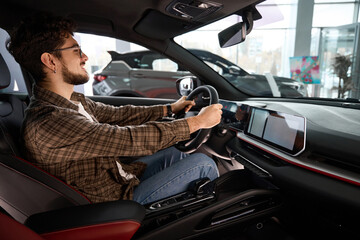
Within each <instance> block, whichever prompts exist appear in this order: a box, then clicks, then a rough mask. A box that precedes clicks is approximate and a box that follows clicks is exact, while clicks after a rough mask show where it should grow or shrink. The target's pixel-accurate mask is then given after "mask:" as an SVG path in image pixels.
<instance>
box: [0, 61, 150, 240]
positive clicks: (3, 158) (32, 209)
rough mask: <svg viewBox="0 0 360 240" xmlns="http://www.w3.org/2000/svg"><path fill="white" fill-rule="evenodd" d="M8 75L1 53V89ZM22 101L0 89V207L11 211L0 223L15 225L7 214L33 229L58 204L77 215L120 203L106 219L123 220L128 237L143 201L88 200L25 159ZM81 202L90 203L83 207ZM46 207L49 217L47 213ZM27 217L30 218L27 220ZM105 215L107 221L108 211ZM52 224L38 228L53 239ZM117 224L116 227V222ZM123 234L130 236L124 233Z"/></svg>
mask: <svg viewBox="0 0 360 240" xmlns="http://www.w3.org/2000/svg"><path fill="white" fill-rule="evenodd" d="M10 81H11V75H10V71H9V69H8V67H7V65H6V63H5V61H4V58H3V57H2V56H1V54H0V89H4V88H6V87H8V86H9V84H10ZM25 107H26V104H25V102H24V101H22V100H20V98H18V97H17V96H16V95H14V94H11V93H0V207H1V208H2V209H3V210H4V211H5V212H6V213H7V214H8V215H9V216H11V217H9V216H3V215H0V221H1V226H3V222H4V221H5V222H7V223H6V224H9V226H14V227H15V229H17V228H18V224H13V221H12V220H11V218H13V219H14V220H16V221H18V222H19V223H25V221H27V222H29V224H30V225H31V226H32V228H33V229H36V226H37V222H39V223H38V224H39V225H44V224H43V223H42V220H41V219H42V218H41V216H44V218H45V219H46V218H47V219H48V220H49V222H51V221H56V219H55V218H57V217H56V216H57V215H54V212H53V211H55V214H63V213H62V209H65V210H66V209H67V208H70V209H71V210H70V211H71V214H70V213H69V216H71V218H72V219H76V218H78V219H81V215H83V216H84V214H85V213H83V212H82V211H85V212H86V213H91V212H94V213H96V212H97V211H99V210H97V207H98V205H99V206H100V207H99V209H101V210H102V211H111V212H114V211H113V210H115V212H116V209H122V211H121V213H120V215H121V216H111V219H112V220H111V221H112V222H118V221H122V224H123V223H124V221H125V222H126V223H127V225H126V226H124V225H122V226H123V227H124V228H126V229H125V230H124V232H127V233H126V234H128V231H127V230H128V229H131V230H130V234H128V235H126V234H125V235H126V236H130V237H131V236H132V234H134V233H135V232H136V230H137V229H138V228H139V226H140V223H141V221H142V219H143V218H144V216H145V209H144V207H143V206H142V205H140V204H138V203H136V202H133V201H121V200H119V201H116V202H115V203H114V202H109V203H103V204H91V202H90V201H89V200H88V199H87V198H86V197H84V196H83V195H81V194H80V193H79V192H78V191H76V190H74V189H73V188H71V187H70V186H68V185H67V184H65V183H64V182H62V181H60V180H59V179H57V178H55V177H54V176H52V175H51V174H49V173H47V172H45V171H43V170H41V169H40V168H38V167H36V166H34V165H32V164H31V163H30V162H28V161H26V160H24V156H23V154H22V151H21V149H22V148H21V147H20V146H21V143H20V128H21V124H22V120H23V118H24V109H25ZM84 205H85V206H86V205H92V206H91V207H90V206H87V207H85V208H84ZM77 206H79V207H81V208H79V209H80V210H79V209H78V208H77ZM59 209H60V210H59ZM81 209H82V210H81ZM49 211H50V214H52V215H51V216H53V217H49V216H50V215H47V213H48V212H49ZM56 211H58V212H56ZM75 212H78V214H79V215H80V216H77V215H72V214H74V213H75ZM34 214H35V216H34ZM98 215H101V214H98ZM115 215H116V214H115ZM30 216H31V217H30ZM39 216H40V217H39ZM29 217H30V220H31V221H29ZM7 219H10V220H7ZM32 219H36V220H32ZM39 219H40V221H39ZM64 219H66V216H62V219H60V220H62V221H65V220H64ZM102 221H103V220H101V219H98V220H96V219H95V220H94V219H93V220H92V223H85V224H90V225H93V224H94V223H96V224H95V225H98V224H102V225H104V223H103V222H102ZM105 221H110V220H109V217H108V218H107V220H105ZM132 223H133V224H132ZM129 224H130V225H129ZM53 225H54V226H55V225H58V223H57V222H54V223H53ZM54 226H49V227H48V228H47V229H42V230H41V233H42V234H48V235H47V236H48V239H56V238H52V236H54V235H53V234H52V233H53V232H54V231H55V230H56V231H58V230H59V229H58V226H55V228H56V229H54V228H53V227H54ZM71 226H72V225H67V226H64V227H63V229H62V231H64V229H66V230H67V231H68V230H69V229H72V227H71ZM74 226H77V229H78V228H79V226H82V224H81V223H80V224H79V221H78V222H77V223H75V224H74ZM116 227H117V228H119V226H118V225H117V226H116ZM19 229H20V230H21V227H19ZM1 231H3V228H1V229H0V238H1V239H4V238H2V237H1V236H2V232H1ZM15 231H16V230H15ZM21 231H22V230H21ZM24 231H25V230H24ZM26 231H27V230H26ZM26 231H25V232H26ZM115 232H116V231H115ZM117 232H118V233H116V234H119V231H117ZM49 236H50V237H49ZM57 236H60V238H62V237H63V236H64V235H62V233H61V234H60V235H59V233H58V232H57ZM74 236H75V235H74ZM94 236H95V235H94ZM94 236H92V237H93V238H91V239H97V238H95V237H94ZM121 236H122V237H124V236H123V235H121V234H120V239H122V237H121ZM34 239H36V238H34ZM83 239H86V238H83ZM104 239H106V238H104ZM125 239H129V238H128V237H125Z"/></svg>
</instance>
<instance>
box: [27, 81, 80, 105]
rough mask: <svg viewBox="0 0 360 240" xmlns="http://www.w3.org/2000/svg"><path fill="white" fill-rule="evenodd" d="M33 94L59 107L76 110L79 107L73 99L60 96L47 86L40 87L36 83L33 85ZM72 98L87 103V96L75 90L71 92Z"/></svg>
mask: <svg viewBox="0 0 360 240" xmlns="http://www.w3.org/2000/svg"><path fill="white" fill-rule="evenodd" d="M33 94H34V97H35V98H36V99H39V100H42V101H45V102H50V103H52V104H54V105H56V106H59V107H65V108H71V109H74V110H77V109H78V106H77V105H76V104H74V103H72V102H71V101H69V100H67V99H66V98H64V97H62V96H60V95H59V94H57V93H54V92H52V91H50V90H47V89H45V88H42V87H39V86H37V85H36V84H35V85H34V87H33ZM70 99H71V100H73V101H78V102H81V103H82V104H83V105H84V103H85V96H84V95H83V94H81V93H78V92H73V93H72V94H71V98H70Z"/></svg>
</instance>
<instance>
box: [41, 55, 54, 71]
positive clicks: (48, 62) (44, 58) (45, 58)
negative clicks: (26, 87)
mask: <svg viewBox="0 0 360 240" xmlns="http://www.w3.org/2000/svg"><path fill="white" fill-rule="evenodd" d="M40 59H41V62H42V63H43V64H44V65H45V66H46V67H47V68H48V69H49V70H50V71H52V72H56V63H55V58H54V56H53V55H51V54H50V53H46V52H45V53H43V54H41V57H40Z"/></svg>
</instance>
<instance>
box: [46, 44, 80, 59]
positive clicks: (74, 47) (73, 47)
mask: <svg viewBox="0 0 360 240" xmlns="http://www.w3.org/2000/svg"><path fill="white" fill-rule="evenodd" d="M69 49H78V50H79V55H80V58H82V57H83V55H82V54H83V52H82V51H81V48H80V46H72V47H67V48H59V49H55V50H52V51H50V52H57V51H64V50H69Z"/></svg>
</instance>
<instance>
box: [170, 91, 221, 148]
mask: <svg viewBox="0 0 360 240" xmlns="http://www.w3.org/2000/svg"><path fill="white" fill-rule="evenodd" d="M200 93H203V99H204V97H206V98H209V103H208V104H207V105H208V106H210V105H211V104H215V103H218V102H219V95H218V93H217V91H216V89H215V88H214V87H212V86H210V85H203V86H199V87H197V88H195V89H194V90H193V91H192V92H191V93H190V94H189V95H188V96H187V98H186V100H194V99H195V98H196V97H197V96H198V95H199V94H200ZM203 101H204V100H203ZM204 102H205V101H204ZM194 115H197V113H194V111H191V110H190V111H189V112H188V113H186V114H185V112H184V110H182V111H180V112H179V113H178V114H177V115H176V118H181V117H185V118H186V117H189V116H194ZM210 133H211V128H209V129H200V130H199V131H197V132H195V133H192V134H191V136H190V139H189V140H186V141H181V142H178V143H177V144H176V145H175V147H176V148H177V149H179V150H180V151H182V152H185V153H191V152H194V151H195V150H196V149H198V148H199V147H200V146H201V144H203V143H204V142H206V141H207V140H208V138H209V136H210Z"/></svg>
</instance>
